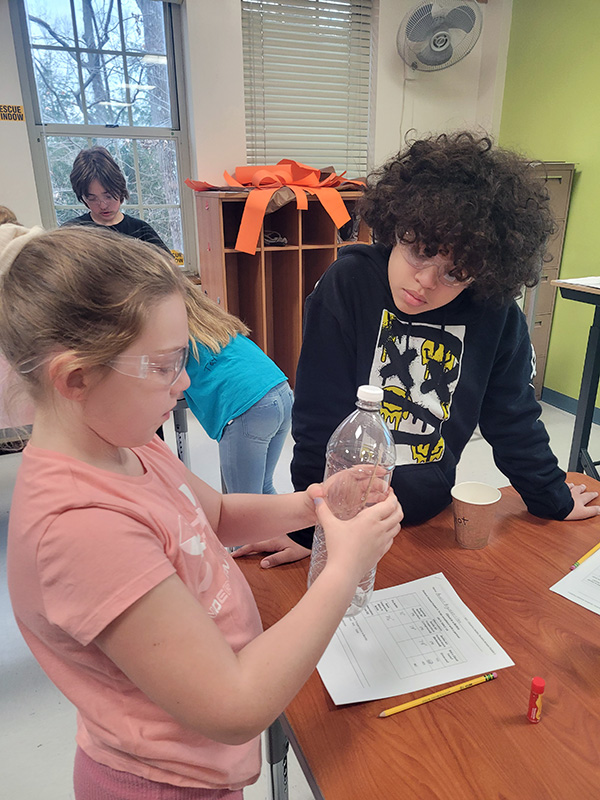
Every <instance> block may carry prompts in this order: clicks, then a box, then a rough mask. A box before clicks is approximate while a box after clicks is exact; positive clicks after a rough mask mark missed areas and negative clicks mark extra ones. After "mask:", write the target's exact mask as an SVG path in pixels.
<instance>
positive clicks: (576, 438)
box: [551, 278, 600, 480]
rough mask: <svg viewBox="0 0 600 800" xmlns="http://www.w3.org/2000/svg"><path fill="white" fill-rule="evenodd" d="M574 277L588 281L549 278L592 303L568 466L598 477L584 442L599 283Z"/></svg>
mask: <svg viewBox="0 0 600 800" xmlns="http://www.w3.org/2000/svg"><path fill="white" fill-rule="evenodd" d="M578 280H581V281H585V280H589V281H590V285H587V286H586V285H585V284H583V283H580V284H577V283H572V282H571V281H568V280H564V281H561V280H555V281H551V283H552V284H553V285H554V286H558V288H559V289H560V293H561V295H562V296H563V297H564V298H565V299H566V300H577V302H579V303H588V304H589V305H593V306H594V307H595V308H594V319H593V321H592V324H591V326H590V332H589V335H588V342H587V347H586V351H585V361H584V364H583V372H582V375H581V387H580V389H579V398H578V400H577V413H576V414H575V425H574V426H573V439H572V441H571V452H570V454H569V469H570V470H573V471H574V472H585V473H586V474H588V475H591V476H592V477H593V478H596V480H598V479H600V474H599V473H598V470H597V469H596V466H597V465H598V464H599V463H600V462H598V461H594V460H593V459H592V457H591V456H590V454H589V452H588V443H589V441H590V431H591V428H592V422H593V419H594V409H595V405H596V395H597V393H598V380H599V378H600V287H599V286H598V285H596V283H592V281H593V280H594V279H593V278H587V279H586V278H581V279H578ZM596 281H597V279H596Z"/></svg>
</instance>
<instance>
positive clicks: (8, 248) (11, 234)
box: [0, 222, 44, 276]
mask: <svg viewBox="0 0 600 800" xmlns="http://www.w3.org/2000/svg"><path fill="white" fill-rule="evenodd" d="M42 233H44V229H43V228H40V226H39V225H35V226H34V227H33V228H24V227H23V225H17V224H14V223H12V222H6V223H5V224H4V225H0V276H2V275H4V274H5V273H6V272H8V270H9V269H10V267H11V264H12V263H13V261H14V260H15V258H16V257H17V256H18V255H19V253H20V252H21V250H22V249H23V247H25V245H26V244H27V242H29V241H31V239H35V237H36V236H39V235H40V234H42Z"/></svg>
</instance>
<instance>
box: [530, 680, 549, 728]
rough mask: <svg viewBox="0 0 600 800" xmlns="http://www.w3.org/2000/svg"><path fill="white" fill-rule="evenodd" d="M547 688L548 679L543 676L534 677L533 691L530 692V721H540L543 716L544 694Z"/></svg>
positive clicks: (532, 682)
mask: <svg viewBox="0 0 600 800" xmlns="http://www.w3.org/2000/svg"><path fill="white" fill-rule="evenodd" d="M545 688H546V681H545V680H544V679H543V678H533V680H532V681H531V692H530V693H529V708H528V709H527V719H528V720H529V722H539V721H540V717H541V716H542V695H543V694H544V689H545Z"/></svg>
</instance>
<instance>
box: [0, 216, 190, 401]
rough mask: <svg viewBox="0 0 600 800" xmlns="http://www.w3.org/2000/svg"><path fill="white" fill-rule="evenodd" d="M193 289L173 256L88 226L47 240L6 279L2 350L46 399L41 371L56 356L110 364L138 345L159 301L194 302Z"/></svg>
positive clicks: (0, 318)
mask: <svg viewBox="0 0 600 800" xmlns="http://www.w3.org/2000/svg"><path fill="white" fill-rule="evenodd" d="M0 256H1V254H0ZM186 284H187V281H186V279H185V278H184V276H183V275H181V273H180V272H179V270H178V268H177V267H176V266H175V264H174V263H173V261H172V259H171V258H170V257H169V256H168V255H167V254H166V253H164V252H163V251H162V250H160V249H159V248H158V247H155V246H154V245H150V244H147V243H145V242H142V241H140V240H138V239H134V238H132V237H129V236H123V235H122V234H118V233H114V232H112V231H108V230H102V229H98V230H96V229H90V228H87V227H86V228H76V227H65V228H59V229H58V230H55V231H51V232H44V233H40V234H39V235H37V236H35V237H33V238H29V239H28V241H26V243H25V244H24V245H23V247H22V248H21V249H20V251H19V252H18V254H17V255H16V257H15V258H14V261H13V262H12V264H10V266H8V267H7V269H6V271H5V273H4V275H3V277H2V282H1V284H0V348H1V349H2V351H3V353H4V355H5V357H6V359H7V360H8V362H9V363H10V364H11V365H12V366H13V368H14V369H15V370H16V371H17V372H19V373H21V375H22V377H23V379H24V380H25V382H26V383H27V386H28V389H29V391H30V393H31V395H32V396H33V398H34V399H38V398H39V397H40V395H41V394H42V393H43V378H42V375H41V371H40V370H39V367H40V366H41V365H42V364H44V362H46V361H47V360H48V359H49V358H51V357H52V356H53V355H54V354H56V353H59V352H61V351H63V350H70V351H73V352H74V353H75V354H76V355H77V356H78V357H79V359H80V363H81V365H87V366H99V365H102V364H107V363H108V362H109V361H110V360H111V359H113V358H114V357H115V356H117V355H119V353H121V352H122V351H123V350H125V349H126V348H127V347H129V346H130V345H131V344H132V343H133V342H134V341H135V340H136V339H137V337H138V336H139V335H140V334H141V332H142V329H143V327H144V324H145V323H146V321H147V319H148V317H149V314H150V311H151V309H152V308H153V306H154V305H155V304H156V303H157V302H158V301H160V300H161V299H163V298H165V297H168V296H169V295H171V294H173V293H174V292H179V293H180V294H181V295H182V297H184V298H186V296H187V285H186Z"/></svg>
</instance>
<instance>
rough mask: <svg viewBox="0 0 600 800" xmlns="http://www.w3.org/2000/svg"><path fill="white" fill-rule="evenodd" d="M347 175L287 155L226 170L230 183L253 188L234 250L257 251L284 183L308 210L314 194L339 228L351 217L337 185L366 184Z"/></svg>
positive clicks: (198, 187)
mask: <svg viewBox="0 0 600 800" xmlns="http://www.w3.org/2000/svg"><path fill="white" fill-rule="evenodd" d="M345 174H346V173H345V172H342V174H341V175H336V174H335V172H333V171H332V172H325V173H323V172H321V170H318V169H314V168H313V167H307V166H306V164H300V163H299V162H298V161H292V160H290V159H288V158H284V159H282V160H281V161H279V162H278V163H277V164H275V165H271V166H268V165H267V166H264V167H248V166H246V167H236V168H235V172H234V177H232V176H231V175H230V174H229V173H228V172H224V173H223V177H224V178H225V180H226V182H227V184H228V186H231V187H234V188H236V187H237V188H239V189H247V188H248V187H251V189H250V193H249V194H248V199H247V200H246V205H245V207H244V213H243V214H242V220H241V222H240V229H239V231H238V236H237V241H236V243H235V249H236V250H239V251H240V252H242V253H249V254H250V255H253V254H254V253H255V252H256V247H257V245H258V237H259V235H260V230H261V228H262V224H263V220H264V217H265V212H266V210H267V206H268V204H269V201H270V199H271V198H272V197H273V195H274V194H275V192H276V191H277V190H278V189H281V188H282V187H284V186H287V187H288V188H289V189H291V190H292V191H293V193H294V194H295V195H296V202H297V205H298V208H299V209H300V210H301V211H306V210H307V208H308V197H307V195H308V194H312V195H315V197H317V198H318V200H319V201H320V202H321V205H322V206H323V208H324V209H325V211H327V213H328V214H329V216H330V217H331V219H332V220H333V222H334V224H335V226H336V228H341V227H342V225H344V224H345V223H346V222H348V221H349V220H350V214H349V213H348V209H347V208H346V206H345V205H344V201H343V200H342V198H341V196H340V193H339V192H338V190H337V187H339V186H342V185H344V186H346V185H354V186H362V185H363V183H362V181H351V180H346V179H344V175H345ZM185 183H186V184H187V185H188V186H189V187H190V188H191V189H194V191H196V192H204V191H206V190H208V189H217V188H219V187H217V186H212V185H211V184H209V183H206V182H205V181H192V180H190V179H189V178H188V179H187V180H186V181H185Z"/></svg>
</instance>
